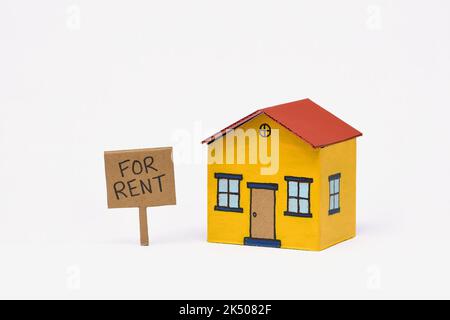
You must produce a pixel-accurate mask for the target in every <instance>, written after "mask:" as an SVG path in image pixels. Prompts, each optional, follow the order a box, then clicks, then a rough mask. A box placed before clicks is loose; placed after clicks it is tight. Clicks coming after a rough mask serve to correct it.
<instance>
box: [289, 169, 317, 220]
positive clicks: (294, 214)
mask: <svg viewBox="0 0 450 320" xmlns="http://www.w3.org/2000/svg"><path fill="white" fill-rule="evenodd" d="M284 180H285V181H286V182H287V205H286V211H285V212H284V215H285V216H290V217H300V218H312V217H313V215H312V212H311V185H312V184H313V182H314V179H312V178H305V177H292V176H286V177H284ZM291 182H296V183H297V196H296V197H293V196H291V195H290V194H289V188H290V187H289V183H291ZM301 183H307V184H308V198H304V197H301V196H300V184H301ZM290 199H296V200H297V201H298V204H297V211H298V212H291V211H289V200H290ZM301 200H308V213H300V201H301Z"/></svg>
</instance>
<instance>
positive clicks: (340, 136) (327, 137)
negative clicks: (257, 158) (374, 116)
mask: <svg viewBox="0 0 450 320" xmlns="http://www.w3.org/2000/svg"><path fill="white" fill-rule="evenodd" d="M260 114H266V115H267V116H268V117H270V118H272V119H273V120H274V121H276V122H278V123H279V124H281V125H282V126H284V127H285V128H287V129H288V130H290V131H291V132H292V133H294V134H295V135H297V136H299V137H300V138H301V139H303V140H305V141H306V142H308V143H309V144H311V145H312V146H313V147H314V148H321V147H325V146H329V145H332V144H335V143H339V142H342V141H346V140H350V139H353V138H356V137H359V136H362V133H361V132H359V131H358V130H356V129H355V128H353V127H352V126H350V125H348V124H347V123H345V122H344V121H342V120H341V119H339V118H338V117H336V116H334V115H333V114H331V113H330V112H328V111H327V110H325V109H324V108H322V107H321V106H319V105H318V104H316V103H314V102H313V101H311V100H309V99H305V100H300V101H295V102H290V103H286V104H282V105H278V106H275V107H269V108H264V109H260V110H258V111H256V112H254V113H252V114H250V115H248V116H247V117H245V118H243V119H241V120H239V121H237V122H235V123H233V124H232V125H230V126H228V127H227V128H225V129H223V130H221V131H220V132H218V133H216V134H215V135H213V136H211V137H209V138H207V139H205V140H204V141H203V142H202V143H211V142H213V141H214V140H216V139H218V138H220V137H221V136H223V135H225V134H227V133H228V132H229V131H231V130H233V129H236V128H237V127H239V126H241V125H242V124H244V123H246V122H248V121H250V120H252V119H253V118H255V117H257V116H259V115H260Z"/></svg>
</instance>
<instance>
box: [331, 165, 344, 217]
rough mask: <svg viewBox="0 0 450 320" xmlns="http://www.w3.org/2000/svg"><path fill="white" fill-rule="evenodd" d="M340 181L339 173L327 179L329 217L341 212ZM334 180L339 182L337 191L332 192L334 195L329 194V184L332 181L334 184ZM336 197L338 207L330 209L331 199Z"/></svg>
mask: <svg viewBox="0 0 450 320" xmlns="http://www.w3.org/2000/svg"><path fill="white" fill-rule="evenodd" d="M341 179H342V175H341V174H340V173H336V174H333V175H331V176H329V177H328V194H329V196H328V214H329V215H334V214H337V213H340V212H341ZM336 180H338V181H339V191H338V192H336V190H334V193H331V182H332V181H333V184H334V182H335V181H336ZM336 196H337V198H338V199H339V200H338V202H339V207H337V208H333V209H332V208H331V197H336ZM335 203H336V202H335Z"/></svg>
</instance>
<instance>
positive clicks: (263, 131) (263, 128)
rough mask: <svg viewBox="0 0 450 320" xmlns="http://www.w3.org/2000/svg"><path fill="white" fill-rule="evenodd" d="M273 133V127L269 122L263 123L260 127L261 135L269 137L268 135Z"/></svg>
mask: <svg viewBox="0 0 450 320" xmlns="http://www.w3.org/2000/svg"><path fill="white" fill-rule="evenodd" d="M271 134H272V128H271V127H270V126H269V125H268V124H267V123H263V124H262V125H261V126H260V127H259V135H260V136H261V137H263V138H268V137H270V135H271Z"/></svg>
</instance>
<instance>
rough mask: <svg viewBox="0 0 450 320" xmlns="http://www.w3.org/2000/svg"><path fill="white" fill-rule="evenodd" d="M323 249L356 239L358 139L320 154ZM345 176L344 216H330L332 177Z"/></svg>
mask: <svg viewBox="0 0 450 320" xmlns="http://www.w3.org/2000/svg"><path fill="white" fill-rule="evenodd" d="M319 158H320V174H321V183H320V199H321V200H320V208H321V210H320V248H321V249H325V248H327V247H330V246H332V245H334V244H336V243H339V242H342V241H344V240H347V239H350V238H353V237H355V235H356V139H352V140H349V141H346V142H342V143H338V144H335V145H331V146H328V147H325V148H323V149H321V150H320V157H319ZM337 173H340V174H341V194H340V202H341V205H340V207H341V208H340V212H339V213H336V214H333V215H330V214H329V211H328V209H329V184H328V177H329V176H330V175H333V174H337Z"/></svg>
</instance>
